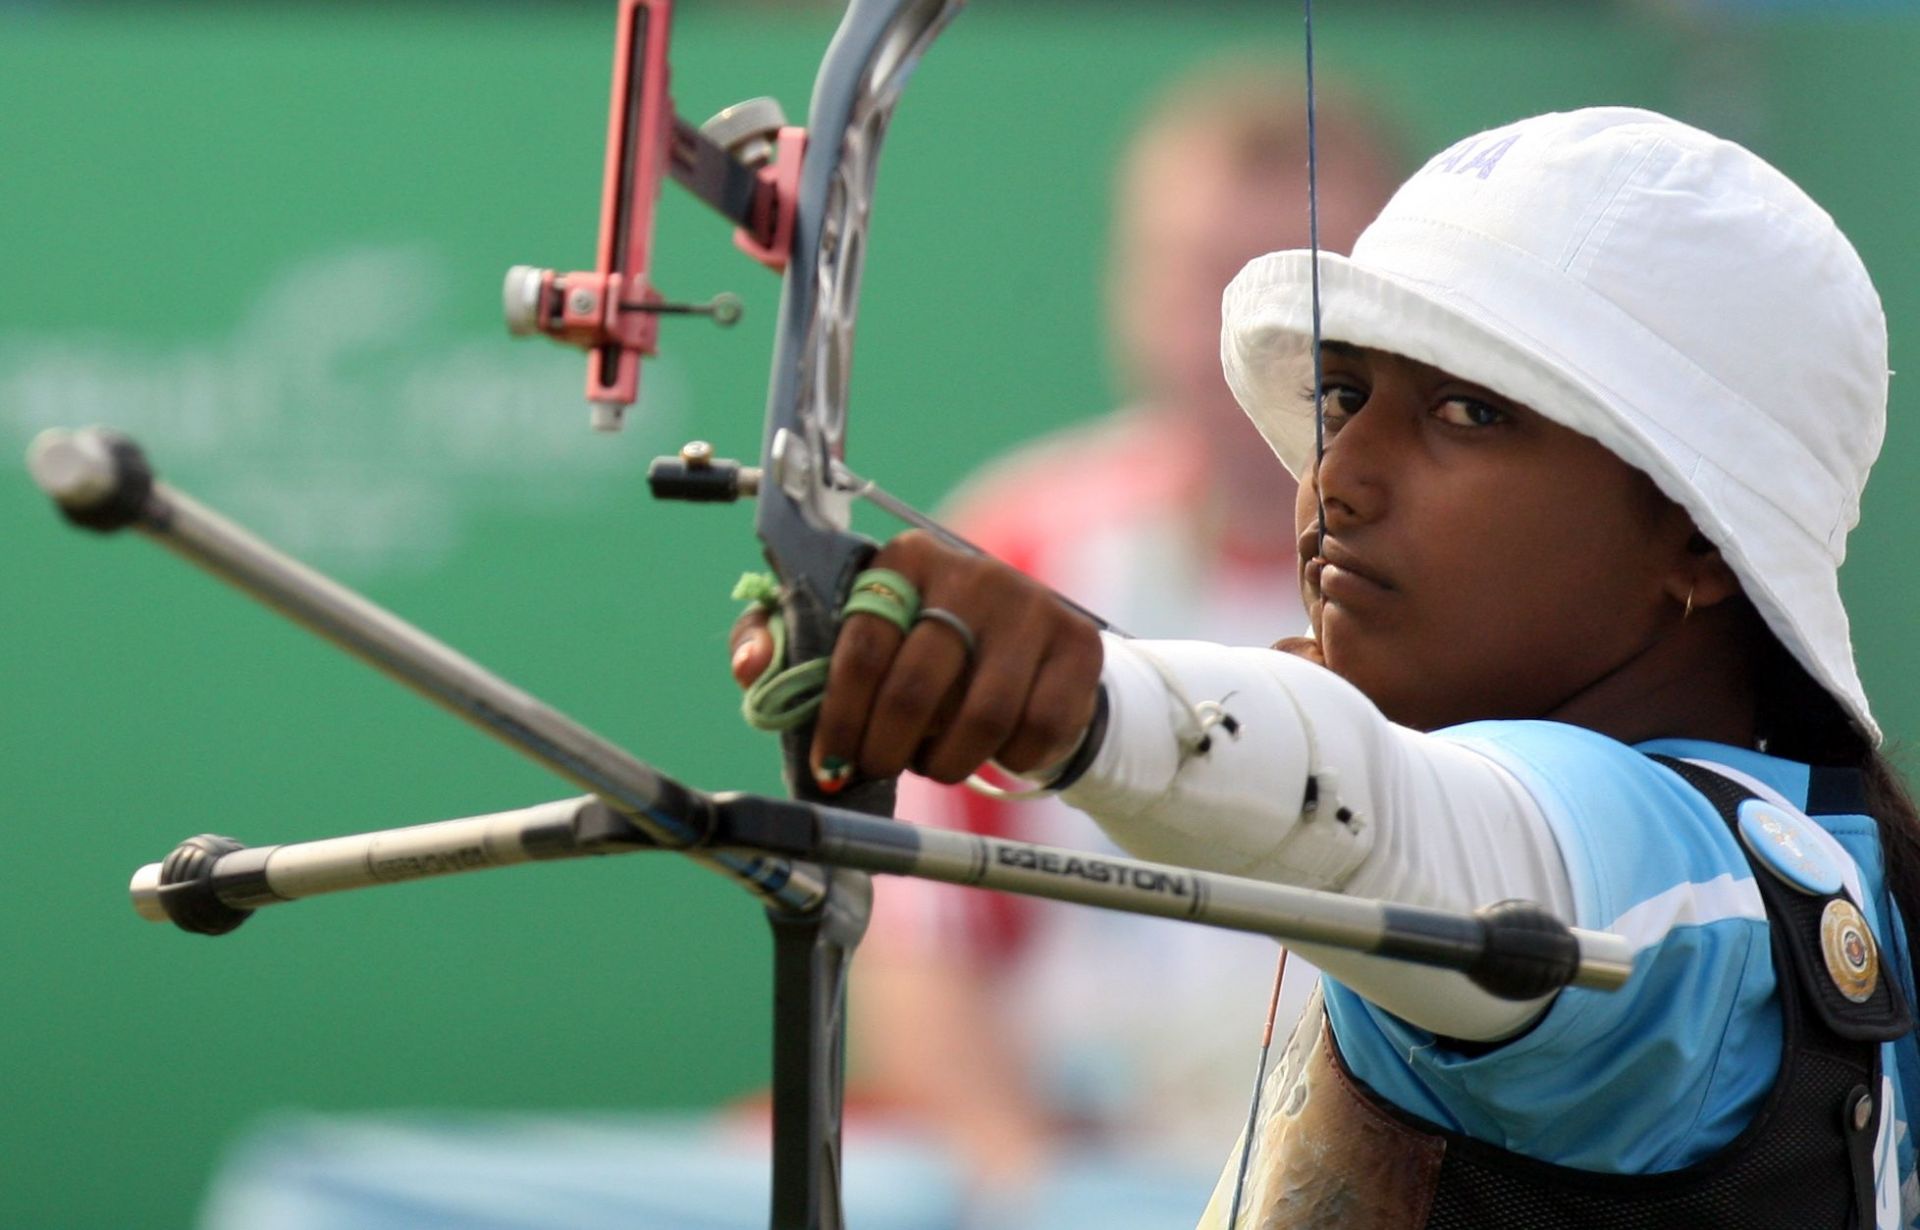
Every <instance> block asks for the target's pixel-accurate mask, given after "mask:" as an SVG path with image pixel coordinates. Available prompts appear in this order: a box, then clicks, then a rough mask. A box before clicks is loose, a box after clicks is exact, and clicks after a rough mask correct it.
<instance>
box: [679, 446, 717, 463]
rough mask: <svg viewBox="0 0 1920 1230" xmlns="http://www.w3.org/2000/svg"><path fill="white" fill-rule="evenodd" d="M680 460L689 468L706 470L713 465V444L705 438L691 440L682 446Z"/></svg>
mask: <svg viewBox="0 0 1920 1230" xmlns="http://www.w3.org/2000/svg"><path fill="white" fill-rule="evenodd" d="M680 461H681V463H682V464H683V465H685V466H686V467H687V469H689V470H704V469H707V468H708V467H710V466H712V465H713V445H711V444H708V443H707V442H706V441H705V440H689V441H687V442H686V443H685V444H683V445H681V446H680Z"/></svg>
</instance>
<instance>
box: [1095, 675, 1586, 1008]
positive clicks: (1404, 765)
mask: <svg viewBox="0 0 1920 1230" xmlns="http://www.w3.org/2000/svg"><path fill="white" fill-rule="evenodd" d="M1106 655H1107V656H1106V665H1105V668H1104V670H1103V671H1102V678H1103V682H1104V683H1105V685H1106V688H1107V698H1108V703H1109V707H1110V711H1109V719H1108V726H1107V734H1106V738H1105V741H1104V743H1103V744H1102V746H1101V748H1100V750H1099V753H1098V754H1097V755H1096V757H1095V758H1094V761H1093V764H1092V766H1091V767H1090V768H1089V769H1088V770H1087V772H1086V774H1085V775H1084V776H1083V777H1082V778H1081V779H1080V780H1079V781H1078V782H1077V783H1075V785H1074V786H1073V787H1072V789H1070V790H1068V791H1067V792H1066V795H1065V798H1066V800H1067V801H1068V802H1069V803H1072V804H1073V805H1074V806H1075V807H1078V808H1081V809H1082V810H1084V811H1086V812H1087V813H1088V814H1089V815H1091V816H1092V817H1093V818H1094V819H1095V820H1097V821H1099V823H1100V825H1101V827H1102V828H1104V829H1105V830H1106V831H1107V832H1108V833H1109V834H1110V835H1111V836H1112V837H1113V839H1114V840H1115V841H1116V842H1118V843H1119V844H1120V845H1121V846H1123V847H1125V848H1126V849H1127V850H1129V851H1130V852H1132V853H1134V854H1136V855H1138V856H1140V857H1142V858H1150V859H1155V860H1158V861H1162V862H1170V863H1179V864H1182V865H1185V866H1190V867H1198V868H1203V869H1206V870H1211V871H1221V872H1226V873H1229V874H1233V875H1243V876H1251V877H1255V878H1258V879H1267V880H1274V881H1279V882H1282V883H1287V884H1297V885H1301V886H1304V887H1307V888H1319V889H1328V890H1334V891H1339V892H1348V893H1353V894H1355V895H1360V896H1368V897H1383V898H1387V899H1390V900H1394V901H1400V902H1405V903H1407V904H1410V905H1423V906H1432V907H1435V908H1440V909H1449V910H1472V909H1474V908H1476V907H1478V906H1482V905H1486V904H1489V903H1491V902H1494V901H1500V900H1503V899H1506V898H1510V897H1520V898H1525V899H1527V900H1531V901H1536V902H1538V903H1540V904H1541V905H1543V906H1545V907H1546V908H1547V909H1548V910H1551V911H1553V912H1554V913H1555V914H1557V915H1559V916H1560V917H1562V918H1567V917H1570V916H1571V913H1572V909H1573V890H1572V887H1571V885H1570V884H1569V882H1568V879H1567V873H1566V867H1565V864H1564V863H1563V862H1562V860H1561V857H1560V851H1559V847H1558V845H1557V844H1556V842H1555V841H1554V838H1553V834H1552V831H1551V830H1550V829H1549V828H1548V826H1547V823H1546V820H1545V818H1544V817H1543V816H1542V815H1541V812H1540V808H1539V805H1538V804H1537V803H1535V802H1534V800H1533V798H1532V797H1531V796H1530V795H1528V794H1527V793H1526V791H1525V790H1524V789H1523V788H1522V787H1521V785H1520V784H1519V782H1518V781H1516V780H1515V779H1514V778H1513V776H1512V775H1511V774H1509V773H1508V772H1507V771H1506V770H1505V769H1503V768H1501V767H1500V766H1499V765H1497V764H1495V763H1494V762H1492V761H1490V760H1488V759H1486V758H1485V757H1484V756H1481V755H1479V754H1478V753H1476V752H1473V751H1471V750H1469V749H1467V748H1464V747H1462V746H1460V745H1459V744H1456V743H1452V742H1449V741H1447V740H1444V739H1436V738H1433V737H1431V736H1429V735H1424V734H1421V733H1420V732H1418V731H1414V730H1409V729H1407V728H1405V727H1401V726H1395V725H1393V724H1392V723H1391V722H1389V721H1387V720H1386V718H1384V717H1382V716H1381V714H1380V711H1379V710H1378V709H1376V708H1374V706H1373V703H1372V702H1371V701H1369V700H1367V698H1366V697H1365V696H1363V695H1361V694H1360V692H1359V691H1358V690H1356V689H1355V688H1354V687H1353V686H1352V685H1350V684H1348V683H1347V682H1346V681H1345V680H1343V679H1341V678H1339V677H1338V676H1336V675H1335V674H1334V673H1333V672H1331V671H1329V670H1326V669H1325V668H1323V667H1320V666H1316V665H1314V664H1313V663H1311V662H1308V661H1305V660H1304V659H1301V658H1298V657H1294V656H1293V655H1290V654H1282V653H1276V652H1274V651H1271V650H1265V649H1233V648H1227V647H1225V646H1221V645H1212V644H1205V643H1201V642H1196V641H1152V642H1137V641H1126V640H1121V639H1119V638H1116V637H1109V638H1107V640H1106ZM1182 693H1184V695H1182ZM1193 701H1218V702H1222V703H1223V704H1224V706H1225V708H1226V710H1227V711H1228V712H1229V713H1231V714H1232V716H1233V717H1234V719H1235V721H1236V723H1237V726H1238V733H1237V734H1235V735H1231V736H1230V735H1228V734H1227V733H1226V732H1225V731H1223V730H1222V729H1220V728H1219V727H1216V728H1214V730H1213V731H1212V732H1211V733H1212V736H1213V737H1212V739H1211V742H1210V746H1209V748H1208V750H1207V751H1206V752H1204V753H1194V752H1192V751H1191V750H1190V746H1191V739H1190V738H1188V739H1187V745H1188V746H1186V747H1183V746H1182V736H1183V735H1187V734H1190V732H1191V730H1192V728H1193V718H1192V716H1191V713H1190V709H1189V705H1190V704H1191V702H1193ZM1310 778H1311V779H1312V780H1313V782H1314V786H1313V788H1312V789H1311V791H1310V788H1309V785H1308V783H1309V779H1310ZM1309 801H1311V802H1312V804H1313V806H1312V808H1311V810H1308V811H1305V812H1304V813H1303V804H1305V803H1307V802H1309ZM1303 955H1308V956H1310V957H1311V959H1313V960H1314V961H1315V962H1316V963H1317V964H1320V965H1322V967H1323V968H1325V969H1327V970H1328V972H1330V973H1332V974H1333V975H1334V976H1335V977H1337V978H1339V979H1340V980H1341V981H1342V982H1344V983H1346V984H1347V985H1348V986H1350V987H1352V988H1353V989H1354V990H1356V991H1358V992H1359V993H1360V994H1362V995H1364V996H1366V997H1367V998H1368V999H1371V1000H1373V1001H1374V1002H1375V1003H1377V1004H1379V1005H1380V1006H1381V1007H1383V1008H1386V1009H1387V1010H1388V1011H1390V1012H1392V1013H1394V1014H1395V1015H1397V1016H1400V1017H1402V1018H1404V1019H1406V1020H1409V1021H1412V1022H1414V1023H1415V1024H1418V1025H1421V1026H1423V1027H1425V1028H1427V1029H1431V1030H1433V1031H1434V1032H1436V1033H1442V1034H1446V1035H1448V1036H1451V1037H1460V1038H1495V1037H1501V1036H1504V1035H1506V1034H1509V1033H1512V1032H1514V1031H1516V1030H1518V1029H1520V1028H1522V1027H1524V1026H1525V1025H1526V1024H1527V1023H1528V1022H1529V1021H1531V1020H1532V1019H1533V1018H1534V1017H1535V1016H1537V1015H1538V1014H1539V1012H1540V1010H1541V1008H1542V1004H1543V1003H1544V1002H1545V1001H1541V1002H1538V1003H1534V1004H1513V1003H1510V1002H1508V1001H1503V1000H1498V999H1495V998H1493V997H1491V996H1489V995H1487V994H1486V993H1484V992H1482V991H1480V990H1479V989H1478V988H1476V987H1474V986H1473V985H1472V984H1471V983H1470V982H1468V981H1467V980H1466V978H1465V977H1464V976H1462V975H1459V974H1454V973H1450V972H1447V971H1439V970H1431V969H1423V968H1421V967H1418V966H1412V965H1407V964H1404V963H1401V962H1391V961H1383V960H1379V959H1376V958H1367V957H1356V956H1350V955H1346V954H1340V953H1334V952H1328V951H1324V950H1314V951H1311V952H1307V951H1305V950H1303Z"/></svg>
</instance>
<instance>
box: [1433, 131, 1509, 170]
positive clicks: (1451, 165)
mask: <svg viewBox="0 0 1920 1230" xmlns="http://www.w3.org/2000/svg"><path fill="white" fill-rule="evenodd" d="M1486 138H1487V134H1486V133H1481V134H1480V135H1478V136H1473V137H1468V138H1467V139H1466V140H1464V141H1462V142H1460V144H1458V145H1456V146H1454V147H1452V148H1451V149H1448V150H1445V151H1443V152H1442V153H1440V154H1439V155H1438V156H1437V157H1435V158H1434V160H1433V161H1432V162H1430V163H1428V164H1427V168H1426V169H1427V170H1429V171H1434V172H1440V171H1446V172H1448V173H1450V174H1454V175H1465V174H1467V173H1469V172H1478V173H1479V176H1480V178H1481V179H1485V178H1486V177H1487V176H1489V175H1491V174H1493V168H1494V167H1496V166H1498V165H1499V164H1500V159H1501V158H1502V157H1504V156H1505V155H1506V152H1507V151H1508V150H1510V149H1512V148H1513V143H1514V142H1515V141H1518V140H1519V139H1520V135H1519V134H1518V133H1515V134H1513V135H1511V136H1506V137H1501V138H1500V139H1499V140H1498V141H1489V140H1487V139H1486ZM1469 155H1471V157H1469Z"/></svg>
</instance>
